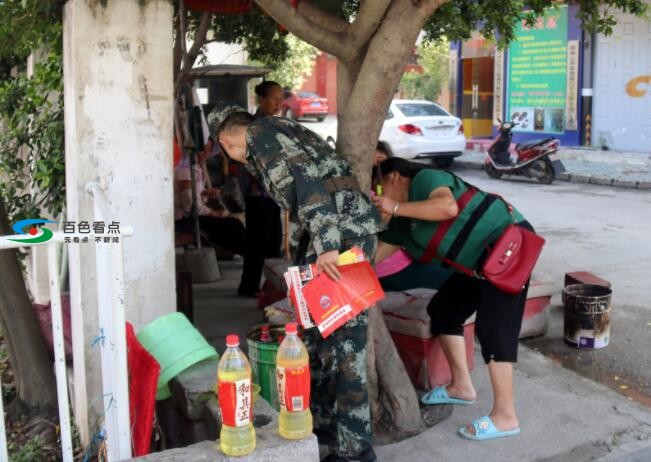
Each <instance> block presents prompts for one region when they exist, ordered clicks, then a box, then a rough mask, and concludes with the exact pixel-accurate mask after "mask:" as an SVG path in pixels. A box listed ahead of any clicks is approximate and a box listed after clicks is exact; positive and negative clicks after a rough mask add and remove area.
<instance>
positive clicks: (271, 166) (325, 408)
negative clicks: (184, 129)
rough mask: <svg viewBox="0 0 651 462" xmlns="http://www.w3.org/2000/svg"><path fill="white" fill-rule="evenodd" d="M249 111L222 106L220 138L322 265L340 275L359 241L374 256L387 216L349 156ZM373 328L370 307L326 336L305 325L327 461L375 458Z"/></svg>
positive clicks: (314, 402)
mask: <svg viewBox="0 0 651 462" xmlns="http://www.w3.org/2000/svg"><path fill="white" fill-rule="evenodd" d="M241 111H243V109H238V108H236V107H233V106H224V107H222V109H221V114H220V117H217V118H216V122H217V123H218V124H219V129H218V136H219V141H220V143H221V144H222V146H223V147H224V149H225V151H226V153H227V154H228V155H229V156H230V157H231V158H233V159H234V160H237V161H240V162H243V163H245V165H246V168H247V169H248V170H249V171H250V172H251V173H252V174H253V176H255V177H256V179H257V180H258V181H260V182H261V183H262V184H263V185H264V186H265V188H266V189H267V191H268V192H269V194H270V196H271V197H272V198H273V200H274V201H275V202H276V203H277V204H278V205H279V206H280V207H282V208H284V209H286V210H289V211H290V212H291V213H292V214H294V215H295V216H296V217H297V218H298V221H299V223H300V224H301V226H302V227H303V228H304V229H306V230H308V232H309V233H310V237H311V242H310V250H309V253H310V254H312V255H313V258H312V260H313V259H314V256H316V257H317V258H316V263H317V265H318V266H319V267H320V268H321V269H322V270H323V271H325V272H326V273H328V274H329V275H331V277H334V278H337V277H338V276H339V272H338V271H337V269H336V263H337V259H338V256H339V251H340V250H347V249H349V248H350V247H352V246H359V247H360V248H362V249H363V250H364V253H365V255H366V256H367V257H368V258H369V259H371V260H372V259H373V256H374V253H375V246H376V242H377V237H376V234H377V232H378V231H380V227H381V220H380V217H379V215H378V213H377V211H376V210H375V208H374V207H373V205H372V204H371V202H370V201H369V199H368V198H367V197H366V196H365V195H364V194H363V193H362V192H361V191H360V190H359V186H358V185H357V181H356V180H355V178H353V176H352V169H351V167H350V165H349V164H348V162H346V161H345V160H343V159H342V158H341V157H339V156H338V155H337V153H336V152H335V151H334V150H333V149H332V148H331V147H330V146H328V144H327V143H325V142H324V141H323V140H322V139H321V138H319V137H318V136H317V135H316V134H314V133H313V132H311V131H309V130H307V129H306V128H304V127H303V126H301V125H299V124H297V123H296V122H294V121H292V120H289V119H284V118H280V117H263V118H259V119H255V120H253V119H252V118H251V116H250V115H249V116H248V117H247V115H246V114H243V113H242V112H241ZM367 330H368V316H367V314H366V312H363V313H361V314H359V315H358V316H357V317H355V318H354V319H352V320H350V321H349V322H348V323H346V324H344V325H343V326H342V327H340V328H339V329H337V330H336V331H335V332H334V333H333V334H332V335H330V336H329V337H328V338H326V339H323V338H322V337H321V335H320V333H319V332H318V330H317V329H316V328H312V329H306V330H305V332H304V339H305V343H306V346H307V348H308V352H309V354H310V370H311V373H312V393H311V397H312V402H311V405H310V407H311V409H312V412H313V416H314V427H315V433H316V434H317V436H318V438H319V442H320V443H322V444H326V445H328V446H329V447H330V448H331V449H332V451H333V454H331V455H330V456H329V458H328V459H326V460H331V461H347V460H360V461H365V462H366V461H369V462H370V461H373V460H375V454H374V452H373V448H372V442H371V438H372V429H371V421H370V411H369V404H368V391H367V380H366V367H367V357H366V356H367V345H366V343H367Z"/></svg>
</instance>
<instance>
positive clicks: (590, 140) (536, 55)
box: [450, 5, 651, 151]
mask: <svg viewBox="0 0 651 462" xmlns="http://www.w3.org/2000/svg"><path fill="white" fill-rule="evenodd" d="M577 13H578V6H577V5H569V6H567V5H562V6H558V7H555V8H550V9H548V10H547V11H546V13H545V15H544V16H542V17H540V18H538V20H537V21H536V22H535V24H533V25H528V24H526V23H525V22H524V21H521V22H520V24H518V25H517V30H516V39H515V40H514V41H513V42H512V43H511V45H510V46H509V48H508V49H506V50H503V51H502V50H499V49H497V47H496V46H495V44H494V43H491V42H489V41H487V40H486V39H484V38H483V37H481V35H479V34H478V33H477V34H475V35H474V36H473V38H471V39H470V40H468V41H465V42H463V43H454V44H453V45H452V46H451V50H450V61H451V71H450V89H451V92H452V93H453V97H452V100H453V103H454V104H453V105H452V106H453V107H452V111H453V113H455V114H456V115H457V116H459V117H460V118H462V119H463V121H464V127H465V131H466V134H467V136H468V138H489V137H492V136H495V135H496V133H497V128H498V126H499V124H498V120H500V119H501V120H512V121H514V122H516V123H517V126H516V128H515V130H514V132H515V136H514V140H515V141H516V142H521V141H527V140H532V139H536V138H543V137H548V136H552V137H555V138H558V139H559V140H560V141H561V144H562V145H564V146H581V145H586V146H597V147H603V148H607V149H614V150H628V151H649V150H651V149H650V148H649V147H648V144H649V143H648V141H649V139H650V138H651V118H649V117H648V114H651V23H650V22H649V21H648V20H647V19H645V18H637V17H635V16H632V15H628V14H623V13H621V14H618V15H617V25H616V26H615V27H614V30H613V33H612V34H611V35H609V36H603V35H601V34H595V35H593V34H590V33H589V32H586V31H584V30H583V29H582V27H581V22H580V21H579V19H578V18H577V17H576V16H577ZM645 114H646V115H647V116H646V117H645V116H644V115H645Z"/></svg>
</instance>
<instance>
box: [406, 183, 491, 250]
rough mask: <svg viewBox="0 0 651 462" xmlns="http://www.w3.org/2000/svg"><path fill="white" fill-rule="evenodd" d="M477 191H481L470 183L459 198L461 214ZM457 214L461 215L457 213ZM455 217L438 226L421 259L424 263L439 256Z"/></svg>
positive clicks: (458, 205) (458, 203) (458, 204)
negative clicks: (440, 246) (440, 247)
mask: <svg viewBox="0 0 651 462" xmlns="http://www.w3.org/2000/svg"><path fill="white" fill-rule="evenodd" d="M477 192H479V190H478V189H477V188H475V187H474V186H472V185H468V189H467V190H466V191H465V192H464V193H463V194H462V195H461V196H459V199H457V207H458V209H459V212H458V213H459V214H460V213H461V211H462V210H463V209H464V208H466V206H467V205H468V203H469V202H470V200H471V199H472V198H473V197H475V194H477ZM457 216H459V215H458V214H457ZM455 219H456V217H454V218H450V219H449V220H445V221H443V222H441V223H439V225H438V227H437V228H436V232H435V233H434V236H432V239H430V241H429V243H428V244H427V248H426V249H425V253H424V254H423V256H422V257H420V259H419V260H420V261H421V262H422V263H427V262H429V261H430V260H431V259H432V258H437V255H438V253H437V251H438V248H439V245H441V242H442V241H443V238H444V237H445V234H446V233H447V232H448V231H449V230H450V227H452V224H453V223H454V220H455Z"/></svg>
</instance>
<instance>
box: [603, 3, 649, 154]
mask: <svg viewBox="0 0 651 462" xmlns="http://www.w3.org/2000/svg"><path fill="white" fill-rule="evenodd" d="M592 112H593V129H592V145H594V146H599V145H601V146H607V147H608V148H610V149H615V150H622V151H648V150H649V149H650V146H651V117H650V116H649V114H651V22H650V21H647V20H645V19H642V18H636V17H635V16H633V15H629V14H621V13H620V14H618V15H617V25H616V26H614V28H613V33H612V35H610V36H608V37H606V36H602V35H599V36H597V41H596V54H595V75H594V96H593V110H592Z"/></svg>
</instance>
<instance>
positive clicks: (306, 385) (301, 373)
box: [276, 366, 310, 412]
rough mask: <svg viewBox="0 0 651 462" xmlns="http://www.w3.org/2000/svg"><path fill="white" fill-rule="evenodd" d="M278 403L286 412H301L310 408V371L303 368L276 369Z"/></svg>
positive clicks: (305, 367)
mask: <svg viewBox="0 0 651 462" xmlns="http://www.w3.org/2000/svg"><path fill="white" fill-rule="evenodd" d="M276 383H277V384H278V401H279V403H280V408H281V409H282V410H284V411H288V412H298V411H303V410H305V409H307V408H309V407H310V369H309V368H308V367H307V366H303V367H276Z"/></svg>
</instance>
